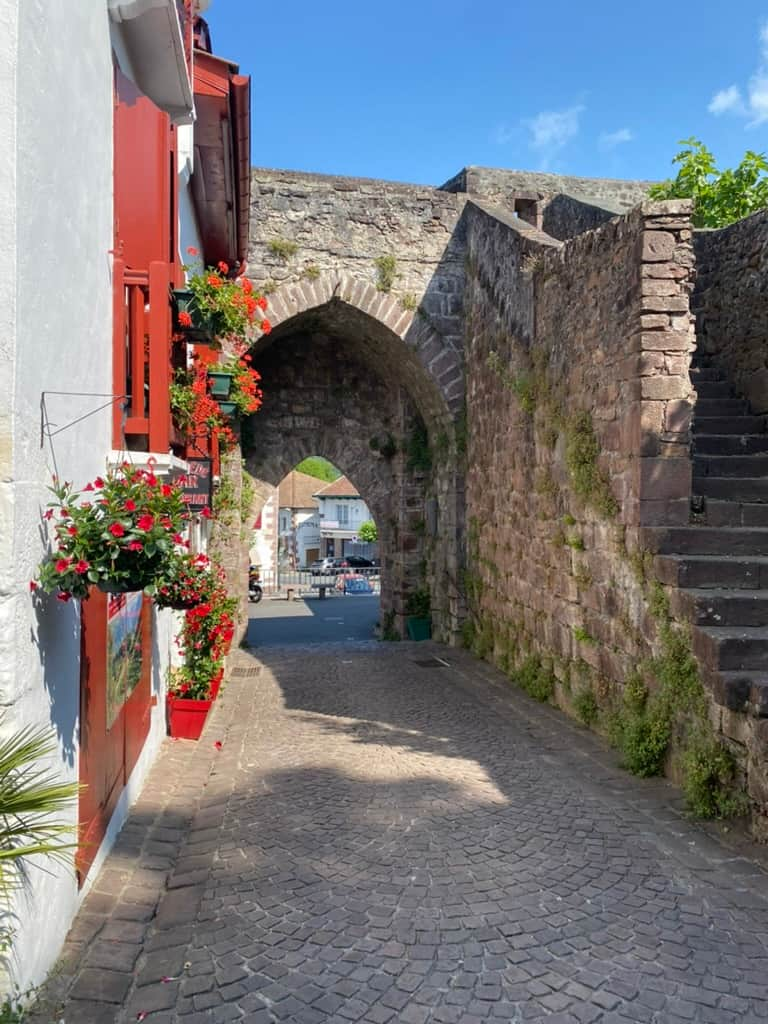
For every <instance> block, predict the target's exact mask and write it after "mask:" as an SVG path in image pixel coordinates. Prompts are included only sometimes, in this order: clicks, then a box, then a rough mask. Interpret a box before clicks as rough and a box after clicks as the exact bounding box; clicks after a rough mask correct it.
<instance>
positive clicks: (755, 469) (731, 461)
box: [693, 451, 768, 477]
mask: <svg viewBox="0 0 768 1024" xmlns="http://www.w3.org/2000/svg"><path fill="white" fill-rule="evenodd" d="M766 474H768V453H765V454H760V455H701V454H699V452H698V451H697V452H695V453H694V456H693V475H694V476H695V477H699V476H720V477H723V476H748V477H757V476H765V475H766Z"/></svg>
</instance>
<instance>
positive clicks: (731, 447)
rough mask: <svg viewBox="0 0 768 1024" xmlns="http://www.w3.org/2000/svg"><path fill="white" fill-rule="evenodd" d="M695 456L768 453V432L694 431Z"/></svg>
mask: <svg viewBox="0 0 768 1024" xmlns="http://www.w3.org/2000/svg"><path fill="white" fill-rule="evenodd" d="M693 453H694V455H695V456H706V455H713V456H721V457H723V458H725V457H727V456H729V455H762V454H767V453H768V434H751V433H745V434H739V433H736V434H704V433H699V432H697V431H694V432H693Z"/></svg>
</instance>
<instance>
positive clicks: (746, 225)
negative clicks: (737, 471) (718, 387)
mask: <svg viewBox="0 0 768 1024" xmlns="http://www.w3.org/2000/svg"><path fill="white" fill-rule="evenodd" d="M694 247H695V251H696V260H697V277H696V288H695V291H694V296H693V308H694V312H695V313H696V315H697V335H698V345H699V346H700V348H701V350H702V352H704V353H705V354H706V355H708V356H710V357H711V358H712V359H713V360H714V362H715V363H716V364H717V365H718V366H720V367H721V368H722V369H723V370H724V371H725V373H726V375H727V377H728V378H729V379H730V380H731V381H732V382H733V383H734V384H735V385H736V387H737V388H738V389H739V390H740V391H741V392H742V393H743V394H744V395H745V396H746V397H747V398H748V399H749V400H750V402H751V403H752V405H753V408H754V410H755V412H761V413H763V412H768V210H763V211H761V212H760V213H756V214H754V215H753V216H752V217H747V219H746V220H741V221H738V222H737V223H736V224H732V225H731V226H730V227H727V228H721V229H720V230H718V231H697V232H696V233H695V236H694Z"/></svg>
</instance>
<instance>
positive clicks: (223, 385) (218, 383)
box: [208, 370, 233, 399]
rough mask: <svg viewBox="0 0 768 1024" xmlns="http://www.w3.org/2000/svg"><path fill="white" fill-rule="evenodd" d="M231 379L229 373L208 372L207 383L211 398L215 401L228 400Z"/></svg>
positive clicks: (231, 376) (231, 375)
mask: <svg viewBox="0 0 768 1024" xmlns="http://www.w3.org/2000/svg"><path fill="white" fill-rule="evenodd" d="M232 378H233V374H231V373H222V372H220V371H218V370H209V371H208V383H209V385H210V389H211V392H210V393H211V397H212V398H216V399H222V398H229V392H230V391H231V390H232Z"/></svg>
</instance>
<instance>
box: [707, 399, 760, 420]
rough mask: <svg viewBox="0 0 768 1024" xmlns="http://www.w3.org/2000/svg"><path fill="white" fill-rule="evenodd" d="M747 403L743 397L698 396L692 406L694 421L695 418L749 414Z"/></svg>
mask: <svg viewBox="0 0 768 1024" xmlns="http://www.w3.org/2000/svg"><path fill="white" fill-rule="evenodd" d="M750 415H751V413H750V409H749V403H748V402H746V401H745V400H744V399H743V398H720V397H715V398H707V397H706V396H703V395H702V396H700V397H699V398H698V399H697V400H696V405H695V406H694V407H693V420H694V423H695V422H696V420H697V419H707V418H708V417H713V416H717V417H723V416H750Z"/></svg>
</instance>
